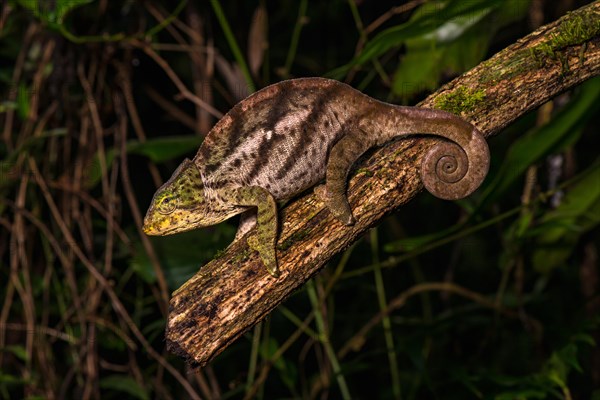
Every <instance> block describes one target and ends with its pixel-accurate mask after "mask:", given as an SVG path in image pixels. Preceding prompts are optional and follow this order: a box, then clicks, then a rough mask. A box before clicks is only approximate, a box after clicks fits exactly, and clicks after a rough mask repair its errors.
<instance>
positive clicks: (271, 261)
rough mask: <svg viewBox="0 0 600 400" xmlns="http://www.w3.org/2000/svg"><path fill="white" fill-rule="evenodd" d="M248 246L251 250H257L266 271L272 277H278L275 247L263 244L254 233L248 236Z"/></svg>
mask: <svg viewBox="0 0 600 400" xmlns="http://www.w3.org/2000/svg"><path fill="white" fill-rule="evenodd" d="M248 246H250V248H251V249H252V250H255V251H258V255H259V256H260V259H261V260H262V262H263V264H264V265H265V267H266V268H267V272H268V273H269V274H271V276H273V277H274V278H278V277H279V268H277V257H276V256H275V248H274V247H273V248H271V247H270V246H265V245H264V244H261V243H260V240H259V239H258V237H257V236H256V235H251V236H250V237H248Z"/></svg>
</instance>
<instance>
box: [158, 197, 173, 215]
mask: <svg viewBox="0 0 600 400" xmlns="http://www.w3.org/2000/svg"><path fill="white" fill-rule="evenodd" d="M175 203H176V201H175V198H174V197H172V196H167V197H165V198H163V199H162V201H161V202H160V203H159V204H158V212H159V213H161V214H171V213H172V212H173V211H175V207H176V204H175Z"/></svg>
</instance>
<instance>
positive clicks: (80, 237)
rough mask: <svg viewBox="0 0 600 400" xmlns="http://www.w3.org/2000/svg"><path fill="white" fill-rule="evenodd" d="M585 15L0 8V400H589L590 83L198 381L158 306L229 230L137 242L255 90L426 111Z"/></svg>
mask: <svg viewBox="0 0 600 400" xmlns="http://www.w3.org/2000/svg"><path fill="white" fill-rule="evenodd" d="M586 3H587V2H585V1H573V0H571V1H554V2H551V1H542V0H533V1H525V0H485V1H484V0H470V1H455V0H448V1H433V0H431V1H424V0H422V1H419V0H414V1H410V2H393V1H370V0H361V1H356V2H353V1H352V0H349V1H344V0H334V1H328V2H324V1H307V0H300V1H291V0H283V1H277V2H274V1H273V2H271V1H244V2H239V1H221V2H219V1H217V0H212V1H207V2H204V1H202V2H201V1H193V0H188V1H185V0H184V1H178V2H168V1H161V0H148V1H139V2H138V1H123V2H116V1H110V2H109V1H106V0H56V1H48V2H37V1H31V0H12V1H8V2H3V3H1V4H0V12H1V14H0V93H2V94H1V97H0V132H1V135H2V139H1V140H0V159H1V160H2V161H1V164H0V191H1V192H2V193H1V195H0V211H1V213H0V255H1V260H2V264H1V268H0V296H1V298H2V299H3V301H2V305H1V307H0V398H28V399H34V398H103V399H110V398H123V397H124V396H126V397H131V398H139V399H148V398H167V399H169V398H172V399H178V398H186V397H192V398H195V397H204V398H219V397H220V398H241V397H244V396H248V397H260V398H297V397H305V398H373V397H376V398H404V399H429V398H431V399H465V398H483V399H553V398H558V399H560V398H565V399H590V398H593V399H600V391H599V390H598V388H599V387H600V352H599V351H598V348H597V345H596V341H597V340H598V336H599V331H598V322H599V319H598V310H599V308H600V290H599V287H598V285H599V282H598V246H599V231H598V223H599V222H600V164H599V160H598V148H600V147H599V142H598V128H597V126H598V123H599V122H600V121H599V117H598V103H599V102H598V100H599V97H600V81H598V79H592V80H590V81H588V82H586V83H584V84H583V85H581V86H580V87H578V88H574V89H573V90H572V91H570V92H568V93H564V94H562V95H560V96H559V97H557V98H556V99H554V100H553V101H551V102H549V103H547V104H545V105H544V106H543V107H541V108H540V110H538V111H537V112H535V113H531V114H529V115H526V116H524V117H522V118H521V119H519V120H518V121H516V122H515V123H514V124H512V125H511V126H510V127H508V128H507V129H506V130H505V131H504V132H501V133H500V134H499V135H497V136H496V137H494V138H491V139H490V140H489V143H490V147H491V150H492V168H491V171H490V174H489V176H488V178H487V180H486V182H485V184H484V185H483V187H482V188H481V189H480V190H478V192H477V193H475V194H474V195H473V196H472V197H470V198H469V199H465V200H461V201H458V202H442V201H440V200H438V199H434V198H433V197H431V196H430V195H428V194H422V195H420V196H418V198H416V199H415V200H414V201H413V202H411V203H410V204H408V205H407V206H406V207H403V208H402V209H400V210H398V212H397V213H395V214H394V215H392V216H390V217H389V218H387V219H386V220H385V221H384V223H382V224H381V225H380V226H379V227H377V228H375V229H373V230H372V231H371V232H370V233H369V234H368V235H367V236H366V237H365V238H364V239H362V240H361V241H359V242H358V243H356V244H355V245H354V246H352V247H351V248H349V249H348V250H347V251H345V252H344V253H343V254H340V255H338V256H336V257H335V258H334V259H333V260H331V261H330V263H329V264H328V265H327V267H326V268H324V269H323V271H322V273H321V274H319V275H318V276H317V277H315V278H314V279H313V280H312V281H311V282H310V283H309V284H308V285H307V286H306V288H303V289H301V290H299V291H298V292H297V293H295V294H294V295H293V296H292V297H291V298H290V299H288V300H287V301H286V303H285V304H283V305H282V306H280V307H279V308H278V309H277V310H276V311H274V312H273V313H272V314H271V315H270V316H269V318H268V319H267V320H265V321H263V322H262V323H261V324H259V325H258V326H257V327H256V328H254V330H253V331H251V332H248V333H247V334H246V335H245V336H244V337H243V338H242V339H240V340H238V341H237V342H236V343H234V344H233V345H231V346H230V347H229V348H228V349H227V350H226V351H225V352H224V353H222V354H221V355H220V356H218V357H217V358H216V359H215V360H214V362H212V363H211V364H210V365H209V366H208V367H206V368H205V369H202V370H190V369H188V368H187V367H186V366H185V364H184V362H183V361H182V360H181V359H178V358H177V357H175V356H172V355H170V354H168V353H167V352H166V351H165V348H164V342H163V332H164V327H165V323H166V316H167V300H168V296H169V293H170V292H172V291H173V290H175V289H177V288H178V287H179V286H180V285H181V284H182V283H183V282H185V281H186V280H187V279H188V278H189V277H190V276H191V275H192V274H193V273H194V272H195V271H197V270H198V268H199V267H200V266H201V265H202V264H204V263H206V262H207V261H208V260H210V259H211V258H212V257H213V256H214V255H215V254H216V252H217V251H219V250H220V249H223V248H224V247H226V246H227V244H228V243H229V242H230V241H231V240H232V239H233V236H234V234H235V223H236V221H230V222H227V223H223V224H220V225H219V226H215V227H211V228H207V229H203V230H199V231H194V232H189V233H185V234H180V235H177V236H173V237H163V238H151V239H150V238H148V237H146V236H145V235H143V233H142V232H141V230H140V223H141V220H140V218H141V217H142V216H143V213H144V212H145V207H147V205H148V204H149V201H150V199H151V196H152V194H153V193H154V191H155V190H156V188H157V187H158V186H159V185H160V184H161V183H162V182H163V181H164V180H166V179H167V178H168V177H169V176H170V174H171V173H172V171H174V170H175V168H176V167H177V165H178V164H179V163H180V162H181V160H182V159H183V158H184V157H186V156H187V157H193V155H194V153H195V151H196V149H197V148H198V146H199V145H200V143H201V142H202V137H203V136H204V135H205V134H206V133H207V132H208V130H209V129H210V128H211V126H212V125H213V124H214V123H215V122H216V120H217V119H216V116H218V115H219V113H224V112H226V111H227V110H228V109H229V108H230V107H231V106H232V105H233V104H235V103H236V102H237V101H239V100H240V99H242V98H243V97H245V96H246V95H247V94H249V93H251V92H252V91H253V90H255V89H258V88H261V87H263V86H265V85H267V84H270V83H274V82H277V81H280V80H282V79H287V78H292V77H301V76H328V77H333V78H336V79H339V80H344V81H346V82H348V83H350V84H351V85H353V86H354V87H357V88H359V89H361V90H363V91H364V92H366V93H368V94H370V95H371V96H373V97H375V98H378V99H381V100H385V101H390V102H395V103H398V104H408V105H410V104H415V103H416V102H418V101H419V100H420V99H422V98H424V97H425V96H426V95H427V94H428V93H430V92H431V91H433V90H435V89H436V88H438V87H439V86H440V85H441V84H443V83H444V82H446V81H448V80H449V79H451V78H452V77H454V76H456V75H457V74H460V73H461V72H464V71H466V70H467V69H469V68H471V67H472V66H474V65H476V64H477V63H479V62H480V61H481V60H483V59H485V58H487V57H489V56H490V55H491V54H493V53H494V52H496V51H498V50H500V49H502V48H504V47H506V46H507V45H508V44H511V43H513V42H514V41H515V40H517V39H518V38H520V37H522V36H524V35H526V34H528V33H529V32H531V31H532V30H533V29H534V28H535V27H537V26H540V25H541V24H543V23H546V22H550V21H553V20H555V19H556V18H558V17H560V16H562V15H564V14H565V13H566V12H567V11H569V10H572V9H575V8H577V7H580V6H582V5H584V4H586ZM228 32H230V34H228ZM458 111H460V110H458ZM334 283H335V284H334ZM386 305H389V306H391V307H394V309H393V312H391V314H390V315H389V316H386V317H383V318H379V319H378V316H380V315H381V310H382V309H385V308H386ZM372 320H375V322H374V323H372V324H371V323H370V321H372ZM303 321H304V322H305V323H303Z"/></svg>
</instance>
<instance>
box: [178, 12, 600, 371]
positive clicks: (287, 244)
mask: <svg viewBox="0 0 600 400" xmlns="http://www.w3.org/2000/svg"><path fill="white" fill-rule="evenodd" d="M599 33H600V1H596V2H594V3H592V4H590V5H588V6H586V7H583V8H581V9H579V10H576V11H574V12H571V13H569V14H567V15H566V16H564V17H563V18H561V19H559V20H557V21H555V22H553V23H551V24H548V25H545V26H543V27H541V28H540V29H538V30H537V31H535V32H533V33H531V34H530V35H528V36H526V37H525V38H523V39H521V40H519V41H518V42H516V43H515V44H513V45H511V46H509V47H508V48H506V49H504V50H502V51H501V52H499V53H498V54H496V55H495V56H493V57H492V58H491V59H489V60H487V61H484V62H482V63H481V64H479V65H478V66H477V67H475V68H473V69H472V70H470V71H469V72H467V73H465V74H464V75H462V76H460V77H459V78H457V79H455V80H453V81H452V82H450V83H449V84H447V85H445V86H443V87H442V88H440V89H439V90H438V91H437V92H436V93H434V94H432V95H431V96H429V97H428V98H427V99H426V100H425V101H423V102H422V103H421V104H420V106H421V107H430V108H443V109H446V110H448V111H451V112H454V113H459V114H461V115H462V117H464V118H465V119H467V120H469V121H470V122H472V123H473V124H475V125H476V126H477V127H478V128H479V129H480V130H481V132H483V134H484V135H485V136H490V135H492V134H495V133H497V132H499V131H500V130H501V129H502V128H504V127H506V126H507V125H509V124H510V123H511V122H513V121H514V120H515V119H517V118H518V117H519V116H521V115H523V114H525V113H526V112H528V111H530V110H533V109H535V108H536V107H538V106H539V105H541V104H543V103H544V102H546V101H548V100H549V99H551V98H552V97H554V96H556V95H557V94H559V93H561V92H563V91H565V90H567V89H569V88H572V87H574V86H576V85H578V84H580V83H581V82H583V81H585V80H586V79H588V78H590V77H592V76H595V75H598V74H600V37H599ZM435 141H436V139H432V138H417V139H410V140H403V141H398V142H394V143H392V144H390V145H388V146H385V147H384V148H382V149H379V150H378V151H376V152H375V153H374V154H373V155H372V156H370V157H369V158H368V159H366V160H364V161H363V162H361V163H360V165H359V167H360V171H361V172H358V173H357V172H355V173H354V175H353V176H352V178H351V179H350V182H349V185H348V194H349V196H348V197H349V200H350V204H351V206H352V210H353V213H354V216H355V217H356V219H357V222H356V224H355V225H354V226H351V227H347V226H343V225H342V224H340V223H339V222H338V221H337V220H335V218H334V217H333V216H332V215H331V214H330V213H329V212H327V211H326V210H325V208H324V205H323V204H322V203H321V202H320V201H318V200H317V198H316V197H315V196H314V195H313V194H307V195H305V196H303V197H302V198H300V199H299V200H297V201H295V202H293V203H291V204H289V205H288V206H286V207H285V208H284V209H283V210H281V212H280V220H281V234H280V238H279V242H278V254H277V256H278V259H279V263H280V271H281V276H280V277H279V278H278V279H274V278H273V277H271V276H270V275H269V274H268V273H267V271H266V269H265V268H264V267H263V265H262V264H261V262H260V259H259V257H258V254H257V253H255V252H253V251H251V250H250V249H249V248H248V246H247V244H246V241H245V240H239V241H237V242H235V243H233V244H232V245H231V246H230V247H229V248H228V249H227V250H226V252H225V253H224V254H222V255H221V256H220V257H219V258H217V259H215V260H213V261H211V262H210V263H209V264H207V265H205V266H203V267H202V268H201V269H200V270H199V271H198V273H197V274H196V275H195V276H194V277H192V278H191V279H190V280H189V281H188V282H186V283H185V284H184V285H183V286H182V287H181V288H179V289H178V290H177V291H176V292H175V293H174V294H173V298H172V299H171V302H170V311H169V319H168V324H167V329H166V340H167V347H168V349H169V350H170V351H171V352H174V353H176V354H178V355H180V356H182V357H185V358H186V359H187V360H188V361H189V362H190V363H191V364H192V365H194V366H204V365H206V363H208V362H209V361H210V360H211V359H212V358H214V357H215V356H216V355H217V354H219V353H220V352H221V351H223V350H224V349H225V348H226V347H227V346H228V345H229V344H230V343H232V342H233V341H234V340H236V339H237V338H238V337H239V336H240V335H242V334H243V333H244V332H246V331H247V330H248V329H250V328H251V327H252V326H253V325H254V324H256V323H257V322H258V321H260V320H261V319H262V318H264V317H265V316H266V315H267V314H268V313H269V312H271V310H273V309H274V308H275V307H276V306H277V305H279V304H280V303H281V302H282V301H284V300H285V299H286V298H287V297H288V296H289V295H290V294H291V293H292V292H293V291H294V290H295V289H297V288H298V287H300V286H301V285H302V284H304V283H305V282H306V281H307V280H308V279H310V278H311V277H312V276H313V275H314V274H316V273H317V272H318V271H319V270H320V269H321V267H322V266H323V265H324V264H325V263H326V262H327V261H328V260H329V259H330V258H331V257H332V256H333V255H334V254H336V253H338V252H339V251H341V250H343V249H345V248H346V247H348V246H349V245H350V244H351V243H353V242H354V241H356V240H357V239H358V238H359V237H360V236H361V235H362V234H363V233H364V232H365V231H366V230H368V229H369V228H371V227H372V226H374V225H376V224H377V223H378V222H379V221H380V220H381V219H382V218H383V217H384V216H385V215H386V214H388V213H390V212H391V211H392V210H395V209H397V208H398V207H400V206H401V205H402V204H404V203H406V202H408V201H409V200H410V199H412V198H413V197H414V196H415V195H416V194H417V193H418V192H419V191H420V190H421V188H422V185H421V181H420V177H419V172H418V167H417V166H418V165H419V164H420V158H421V157H422V156H423V155H424V154H425V153H426V152H427V150H428V149H429V148H430V147H431V146H432V145H433V144H434V143H435ZM365 172H366V173H365Z"/></svg>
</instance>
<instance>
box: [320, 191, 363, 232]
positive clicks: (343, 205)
mask: <svg viewBox="0 0 600 400" xmlns="http://www.w3.org/2000/svg"><path fill="white" fill-rule="evenodd" d="M314 192H315V194H316V195H317V197H318V198H319V200H321V201H322V202H323V203H325V206H326V207H327V209H328V210H329V211H330V212H331V213H332V214H333V216H334V217H335V218H336V219H337V220H338V221H340V222H341V223H342V224H344V225H346V226H350V225H354V223H355V222H356V219H354V216H353V215H352V211H351V210H350V205H349V204H348V200H347V199H346V197H345V196H344V195H343V194H342V195H341V196H335V194H334V195H333V196H332V195H331V194H330V193H329V191H328V190H327V187H326V185H319V186H316V187H315V188H314Z"/></svg>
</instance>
